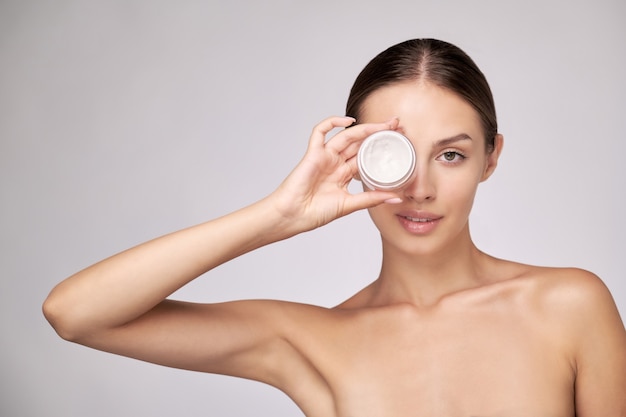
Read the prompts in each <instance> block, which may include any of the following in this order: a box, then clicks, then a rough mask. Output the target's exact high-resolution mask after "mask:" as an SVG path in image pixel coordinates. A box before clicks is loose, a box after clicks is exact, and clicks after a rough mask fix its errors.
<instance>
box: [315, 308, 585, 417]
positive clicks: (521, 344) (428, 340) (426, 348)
mask: <svg viewBox="0 0 626 417" xmlns="http://www.w3.org/2000/svg"><path fill="white" fill-rule="evenodd" d="M552 339H553V338H551V337H550V335H549V334H548V333H547V332H546V329H545V327H544V326H542V325H541V324H540V323H537V324H536V325H533V323H532V321H530V322H529V320H527V319H520V318H519V317H517V316H516V315H515V314H499V315H490V314H476V313H471V312H468V313H467V314H465V315H459V316H455V315H451V314H439V315H420V314H411V313H408V314H407V312H402V311H401V312H396V313H395V314H386V315H385V314H383V315H381V316H380V317H376V316H371V317H360V318H358V319H356V320H354V321H353V322H352V323H350V325H349V326H346V327H345V329H344V330H343V332H342V334H341V335H338V336H336V337H334V340H333V343H332V346H331V347H329V353H330V354H329V355H328V356H327V360H326V362H325V363H324V365H323V369H322V372H323V373H324V374H325V375H326V378H327V381H328V382H329V385H330V386H331V390H332V392H333V393H334V396H335V401H336V403H337V409H338V410H340V412H339V415H341V416H347V417H367V416H375V417H384V416H395V417H398V416H440V417H444V416H448V417H455V416H464V417H470V416H475V417H490V416H493V417H496V416H497V417H517V416H519V417H526V416H528V417H530V416H532V417H540V416H563V417H565V416H573V415H574V411H573V410H574V408H573V384H574V375H573V371H572V367H571V364H570V362H569V361H568V359H567V356H566V354H565V352H563V351H562V350H561V349H560V345H559V343H554V342H553V340H552Z"/></svg>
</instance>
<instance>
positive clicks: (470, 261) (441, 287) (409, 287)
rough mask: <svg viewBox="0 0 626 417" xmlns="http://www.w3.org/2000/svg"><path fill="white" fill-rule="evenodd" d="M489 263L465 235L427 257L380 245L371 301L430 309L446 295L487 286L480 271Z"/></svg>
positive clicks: (486, 277) (485, 277) (425, 254)
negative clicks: (428, 307)
mask: <svg viewBox="0 0 626 417" xmlns="http://www.w3.org/2000/svg"><path fill="white" fill-rule="evenodd" d="M491 261H493V258H491V257H490V256H488V255H486V254H484V253H483V252H481V251H480V250H478V248H476V246H475V245H474V243H473V242H472V240H471V238H470V237H469V232H468V233H467V234H464V236H463V237H460V238H459V239H458V240H457V241H456V242H455V244H453V245H448V246H446V248H445V250H442V251H438V252H431V253H417V254H416V253H410V252H406V251H402V250H399V249H398V248H396V247H393V246H391V245H386V244H385V243H384V242H383V263H382V268H381V272H380V276H379V278H378V279H377V280H376V281H375V282H374V283H373V284H372V286H371V290H372V293H371V295H372V298H371V301H372V303H373V304H376V305H388V304H395V303H411V304H414V305H416V306H429V305H434V304H436V303H437V302H438V301H439V300H441V299H442V298H444V297H445V296H447V295H450V294H453V293H456V292H459V291H463V290H467V289H471V288H476V287H478V286H481V285H484V284H485V283H487V282H488V276H487V275H486V274H485V273H484V272H483V271H485V270H487V269H488V268H487V267H486V265H487V264H488V263H491Z"/></svg>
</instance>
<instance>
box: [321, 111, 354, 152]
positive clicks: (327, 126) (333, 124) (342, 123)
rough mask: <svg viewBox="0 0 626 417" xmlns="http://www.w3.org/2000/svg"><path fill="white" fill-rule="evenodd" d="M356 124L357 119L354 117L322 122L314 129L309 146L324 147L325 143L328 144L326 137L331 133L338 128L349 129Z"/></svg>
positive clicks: (331, 118) (329, 119)
mask: <svg viewBox="0 0 626 417" xmlns="http://www.w3.org/2000/svg"><path fill="white" fill-rule="evenodd" d="M355 122H356V119H354V118H353V117H339V116H333V117H329V118H327V119H324V120H322V121H321V122H320V123H318V124H317V125H316V126H315V127H314V128H313V132H312V133H311V139H310V141H309V146H323V145H324V142H326V135H327V134H328V133H330V131H331V130H333V129H335V128H337V127H348V126H350V125H351V124H353V123H355Z"/></svg>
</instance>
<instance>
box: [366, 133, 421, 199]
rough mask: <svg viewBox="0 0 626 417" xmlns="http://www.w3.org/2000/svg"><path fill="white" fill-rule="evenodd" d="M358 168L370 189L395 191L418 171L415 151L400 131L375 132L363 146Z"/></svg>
mask: <svg viewBox="0 0 626 417" xmlns="http://www.w3.org/2000/svg"><path fill="white" fill-rule="evenodd" d="M357 166H358V169H359V175H360V176H361V181H362V182H363V184H364V185H365V186H366V187H367V188H369V189H373V190H394V189H397V188H400V187H402V186H403V185H404V184H406V183H407V182H408V181H409V180H410V179H411V176H412V175H413V171H414V170H415V149H414V148H413V145H412V144H411V142H410V141H409V140H408V139H407V138H406V137H405V136H404V135H402V134H400V133H398V132H395V131H393V130H383V131H380V132H376V133H374V134H372V135H370V136H368V137H367V138H366V139H365V140H364V141H363V143H362V144H361V147H360V148H359V152H358V154H357Z"/></svg>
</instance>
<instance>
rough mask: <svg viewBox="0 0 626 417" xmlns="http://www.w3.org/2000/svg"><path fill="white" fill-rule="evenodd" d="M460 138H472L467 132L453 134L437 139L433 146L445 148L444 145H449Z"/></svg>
mask: <svg viewBox="0 0 626 417" xmlns="http://www.w3.org/2000/svg"><path fill="white" fill-rule="evenodd" d="M461 140H472V138H471V136H470V135H468V134H467V133H460V134H458V135H455V136H452V137H449V138H445V139H440V140H438V141H437V142H435V143H434V144H433V148H445V147H446V146H448V145H451V144H453V143H455V142H458V141H461Z"/></svg>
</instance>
